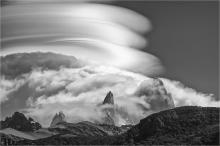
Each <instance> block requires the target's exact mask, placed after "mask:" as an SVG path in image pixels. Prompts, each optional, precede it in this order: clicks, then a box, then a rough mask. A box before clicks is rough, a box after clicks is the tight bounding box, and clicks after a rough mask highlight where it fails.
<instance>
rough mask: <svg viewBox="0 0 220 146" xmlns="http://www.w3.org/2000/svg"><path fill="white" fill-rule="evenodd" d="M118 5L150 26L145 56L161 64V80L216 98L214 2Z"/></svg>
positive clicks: (128, 3)
mask: <svg viewBox="0 0 220 146" xmlns="http://www.w3.org/2000/svg"><path fill="white" fill-rule="evenodd" d="M118 5H120V6H123V7H127V8H129V9H132V10H135V11H137V12H139V13H141V14H143V15H145V16H146V17H147V18H149V19H150V20H151V22H152V24H153V30H152V31H151V33H150V34H148V36H147V38H148V39H149V46H148V48H147V49H146V50H147V51H148V52H150V53H152V54H154V55H156V56H157V57H158V58H160V59H161V61H162V62H163V64H164V66H165V68H166V73H165V74H164V75H163V76H164V77H168V78H171V79H174V80H179V81H181V82H183V83H184V84H185V85H187V86H190V87H192V88H195V89H197V90H198V91H203V92H205V93H214V94H215V96H216V98H218V99H219V94H218V89H219V86H218V71H219V70H218V68H219V65H218V62H219V60H218V55H219V52H218V51H219V45H218V40H219V36H218V33H219V28H218V26H219V24H218V21H219V20H218V19H219V13H218V8H219V7H218V6H219V4H218V2H217V1H216V2H215V1H211V2H210V1H202V2H192V1H188V2H187V1H185V2H184V1H183V2H175V1H174V2H168V1H163V2H158V1H157V2H149V1H148V2H146V1H145V2H144V1H138V2H135V1H133V2H132V1H124V2H120V3H118Z"/></svg>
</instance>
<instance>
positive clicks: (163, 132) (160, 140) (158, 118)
mask: <svg viewBox="0 0 220 146" xmlns="http://www.w3.org/2000/svg"><path fill="white" fill-rule="evenodd" d="M219 112H220V109H219V108H214V107H193V106H186V107H178V108H175V109H171V110H166V111H162V112H159V113H156V114H152V115H150V116H148V117H147V118H145V119H143V120H141V121H140V123H139V124H138V125H136V126H134V127H133V128H132V129H130V130H129V131H128V132H127V133H126V134H125V135H123V136H121V139H123V140H122V141H121V142H116V143H118V144H120V143H126V142H127V143H131V144H167V145H168V144H186V145H188V144H219V139H218V138H217V137H219ZM122 137H123V138H122Z"/></svg>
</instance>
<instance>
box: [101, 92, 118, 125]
mask: <svg viewBox="0 0 220 146" xmlns="http://www.w3.org/2000/svg"><path fill="white" fill-rule="evenodd" d="M102 105H109V107H106V108H104V109H103V112H104V113H105V117H104V119H103V121H104V122H103V123H104V124H107V125H115V109H114V97H113V94H112V92H111V91H109V92H108V93H107V95H106V97H105V99H104V101H103V103H102Z"/></svg>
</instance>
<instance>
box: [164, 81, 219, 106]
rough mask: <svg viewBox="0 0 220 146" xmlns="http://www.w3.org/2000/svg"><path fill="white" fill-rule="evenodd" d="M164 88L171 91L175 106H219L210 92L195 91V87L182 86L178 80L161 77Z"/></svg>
mask: <svg viewBox="0 0 220 146" xmlns="http://www.w3.org/2000/svg"><path fill="white" fill-rule="evenodd" d="M161 80H162V81H163V83H164V85H165V88H166V89H167V91H168V92H169V93H171V95H172V97H173V100H174V103H175V106H187V105H188V106H190V105H196V106H206V107H207V106H215V107H220V101H216V100H215V99H214V97H213V95H212V94H204V93H201V92H197V91H196V90H195V89H192V88H188V87H186V86H184V85H183V84H182V83H181V82H179V81H172V80H169V79H165V78H161Z"/></svg>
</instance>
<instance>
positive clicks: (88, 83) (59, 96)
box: [3, 65, 169, 125]
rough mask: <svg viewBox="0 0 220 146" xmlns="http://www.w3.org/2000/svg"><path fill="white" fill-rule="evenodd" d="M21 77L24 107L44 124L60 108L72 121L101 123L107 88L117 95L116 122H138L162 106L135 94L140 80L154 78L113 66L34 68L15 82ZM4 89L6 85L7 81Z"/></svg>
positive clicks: (10, 100) (115, 98)
mask: <svg viewBox="0 0 220 146" xmlns="http://www.w3.org/2000/svg"><path fill="white" fill-rule="evenodd" d="M19 78H22V81H25V84H23V85H25V86H28V87H27V88H25V90H26V91H20V92H23V93H24V94H23V96H26V98H22V99H21V100H24V101H23V102H24V103H26V107H23V110H24V111H25V112H26V114H27V115H30V116H32V117H34V118H35V119H37V120H38V121H40V122H41V123H42V124H43V125H48V124H49V122H50V120H51V116H53V115H54V114H55V112H58V111H59V110H62V111H63V112H64V113H65V114H66V115H67V120H68V121H70V122H79V121H84V120H87V121H93V122H95V121H98V122H102V120H103V117H104V116H105V114H104V113H103V110H102V107H100V106H99V105H100V104H101V103H102V102H103V100H104V98H105V96H106V94H107V92H108V91H112V92H113V94H114V100H115V103H116V105H115V106H116V107H115V108H116V110H117V111H118V112H117V115H118V116H117V118H118V122H120V123H117V124H128V123H131V122H132V123H137V122H138V121H139V120H140V119H141V118H143V117H144V116H146V115H147V114H149V113H152V112H155V111H158V110H161V109H162V108H161V109H160V108H157V109H156V110H155V108H154V105H153V104H151V102H150V101H151V100H146V98H144V97H141V95H140V96H139V95H137V94H135V93H136V90H137V88H138V87H139V85H140V84H141V82H143V81H146V82H147V81H149V82H154V79H151V78H148V77H146V76H143V75H140V74H136V73H132V72H128V71H125V70H121V69H117V68H113V67H107V66H96V65H86V66H83V67H78V68H64V67H61V68H59V69H58V70H48V69H43V68H35V69H33V70H32V71H31V72H29V73H25V74H23V75H20V76H19V77H17V78H16V80H14V84H15V85H16V84H18V83H19V82H20V80H19ZM20 87H21V86H20ZM3 88H6V84H5V85H4V87H3ZM139 88H145V86H143V87H139ZM17 90H23V88H18V89H17ZM27 90H30V91H31V93H30V92H27ZM142 90H144V89H142ZM13 92H14V91H11V94H12V93H13ZM25 93H29V94H27V95H25ZM16 98H17V97H16V95H15V97H11V98H10V99H9V101H8V102H13V100H15V99H16ZM156 100H158V103H159V104H160V103H161V102H163V101H164V99H163V97H161V98H160V99H156ZM160 100H161V102H160ZM3 102H4V101H3ZM167 108H169V106H167ZM96 115H97V116H96ZM125 115H126V116H125ZM48 117H49V119H48ZM43 119H44V120H43ZM45 119H48V120H45ZM128 119H129V120H128Z"/></svg>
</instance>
